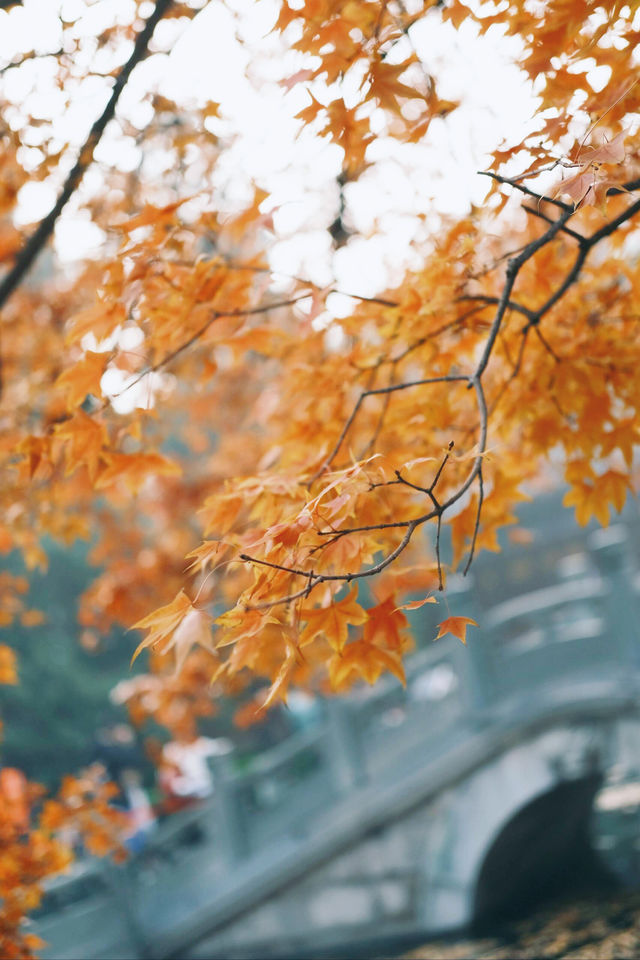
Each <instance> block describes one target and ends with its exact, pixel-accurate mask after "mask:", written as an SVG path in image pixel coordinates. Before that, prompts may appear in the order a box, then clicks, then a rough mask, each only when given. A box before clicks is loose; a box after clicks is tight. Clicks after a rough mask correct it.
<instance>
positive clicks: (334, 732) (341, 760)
mask: <svg viewBox="0 0 640 960" xmlns="http://www.w3.org/2000/svg"><path fill="white" fill-rule="evenodd" d="M326 708H327V709H326V716H327V721H326V722H327V727H328V748H329V749H328V756H327V760H328V763H329V768H330V770H331V774H332V779H333V782H334V784H335V785H336V786H337V788H338V791H339V792H340V793H348V792H349V791H350V790H353V789H354V788H356V787H359V786H362V785H363V784H365V783H366V781H367V772H366V759H365V755H364V744H363V743H362V741H361V738H360V736H359V731H358V725H357V716H356V711H357V707H353V706H351V705H350V704H348V703H347V702H346V701H345V700H342V699H340V698H339V697H331V698H329V699H328V700H327V701H326Z"/></svg>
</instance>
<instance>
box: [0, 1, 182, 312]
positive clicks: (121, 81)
mask: <svg viewBox="0 0 640 960" xmlns="http://www.w3.org/2000/svg"><path fill="white" fill-rule="evenodd" d="M172 4H173V0H156V6H155V10H154V11H153V13H152V14H151V16H150V17H149V19H148V20H147V22H146V23H145V25H144V27H143V29H142V30H141V31H140V33H139V34H138V36H137V37H136V42H135V44H134V47H133V51H132V53H131V56H130V57H129V59H128V60H127V62H126V63H125V65H124V66H123V67H122V69H121V71H120V73H119V74H118V76H117V78H116V81H115V83H114V85H113V90H112V92H111V96H110V98H109V102H108V103H107V105H106V107H105V108H104V110H103V112H102V114H101V115H100V117H98V119H97V120H96V122H95V123H94V124H93V126H92V127H91V130H90V131H89V136H88V137H87V139H86V140H85V143H84V145H83V147H82V149H81V150H80V153H79V155H78V159H77V160H76V162H75V164H74V166H73V169H72V170H71V171H70V173H69V175H68V177H67V179H66V180H65V182H64V184H63V187H62V190H61V191H60V194H59V196H58V199H57V200H56V202H55V205H54V206H53V208H52V209H51V211H50V212H49V213H48V214H47V215H46V217H45V218H44V219H43V220H41V221H40V223H39V224H38V226H37V227H36V229H35V231H34V232H33V233H32V234H31V236H30V237H29V239H28V240H27V242H26V244H25V245H24V247H23V248H22V250H21V251H20V253H19V254H18V255H17V257H16V260H15V263H14V265H13V267H12V268H11V270H10V271H9V273H7V275H6V276H5V277H4V279H3V280H2V282H0V310H2V308H3V307H4V305H5V304H6V302H7V300H8V299H9V297H10V296H11V294H12V293H13V291H14V290H15V289H16V287H17V286H18V284H19V283H20V281H21V280H22V278H23V277H24V275H25V274H26V273H27V271H28V270H29V269H30V267H31V265H32V264H33V262H34V260H35V259H36V257H37V256H38V254H39V253H40V252H41V250H42V249H43V247H44V246H45V244H46V243H47V241H48V240H49V238H50V236H51V234H52V233H53V229H54V227H55V225H56V222H57V220H58V217H59V216H60V214H61V213H62V211H63V209H64V207H65V206H66V205H67V203H68V202H69V200H70V199H71V197H72V196H73V194H74V192H75V191H76V189H77V188H78V186H79V184H80V181H81V180H82V178H83V176H84V173H85V171H86V169H87V167H89V165H90V164H91V162H92V160H93V154H94V151H95V149H96V147H97V146H98V144H99V142H100V140H101V138H102V134H103V133H104V130H105V128H106V126H107V124H108V123H109V121H110V120H112V119H113V116H114V114H115V110H116V105H117V103H118V100H119V99H120V95H121V94H122V91H123V90H124V88H125V86H126V84H127V82H128V80H129V77H130V76H131V73H132V71H133V69H134V67H136V66H137V64H138V63H140V61H141V60H143V59H144V57H145V56H146V54H147V50H148V47H149V41H150V40H151V37H152V36H153V32H154V30H155V28H156V26H157V24H158V22H159V21H160V20H161V19H162V17H163V16H164V14H165V13H166V12H167V10H168V9H169V7H170V6H171V5H172ZM0 6H2V7H5V8H6V7H7V6H9V2H8V0H4V2H3V0H0Z"/></svg>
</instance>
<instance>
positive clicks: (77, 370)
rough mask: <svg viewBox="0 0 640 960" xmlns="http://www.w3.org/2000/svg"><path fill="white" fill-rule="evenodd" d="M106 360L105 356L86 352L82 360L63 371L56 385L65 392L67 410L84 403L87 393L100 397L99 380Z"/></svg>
mask: <svg viewBox="0 0 640 960" xmlns="http://www.w3.org/2000/svg"><path fill="white" fill-rule="evenodd" d="M107 360H108V355H107V354H105V353H93V352H92V351H91V350H87V352H86V354H85V356H84V359H83V360H80V361H79V362H78V363H76V364H74V365H73V366H72V367H69V369H68V370H63V372H62V373H61V374H60V376H59V377H58V379H57V380H56V384H57V386H59V387H61V388H62V389H63V390H64V391H65V392H66V395H67V407H68V408H69V410H73V409H74V407H77V406H79V405H80V404H81V403H84V401H85V398H86V396H87V394H89V393H90V394H93V396H94V397H100V396H101V395H102V391H101V390H100V380H101V379H102V374H103V373H104V368H105V366H106V362H107Z"/></svg>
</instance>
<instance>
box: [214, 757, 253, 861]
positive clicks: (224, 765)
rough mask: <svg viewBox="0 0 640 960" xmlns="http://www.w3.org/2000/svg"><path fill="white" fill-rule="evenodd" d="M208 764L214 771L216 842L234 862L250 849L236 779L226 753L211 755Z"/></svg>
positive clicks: (226, 858) (227, 859)
mask: <svg viewBox="0 0 640 960" xmlns="http://www.w3.org/2000/svg"><path fill="white" fill-rule="evenodd" d="M209 763H210V764H211V769H212V770H213V784H214V793H213V804H214V817H215V825H216V828H215V837H216V845H217V846H218V849H219V850H220V852H221V853H222V855H223V857H224V859H225V860H226V861H227V862H228V863H230V864H233V863H237V862H238V860H242V859H243V858H244V857H245V856H246V855H247V853H248V850H249V838H248V836H247V831H246V825H245V823H244V818H243V811H242V806H241V804H240V803H239V796H238V785H239V780H238V778H237V777H236V775H235V774H234V773H233V771H232V770H231V763H230V759H229V757H228V756H227V755H223V756H220V757H211V758H210V760H209Z"/></svg>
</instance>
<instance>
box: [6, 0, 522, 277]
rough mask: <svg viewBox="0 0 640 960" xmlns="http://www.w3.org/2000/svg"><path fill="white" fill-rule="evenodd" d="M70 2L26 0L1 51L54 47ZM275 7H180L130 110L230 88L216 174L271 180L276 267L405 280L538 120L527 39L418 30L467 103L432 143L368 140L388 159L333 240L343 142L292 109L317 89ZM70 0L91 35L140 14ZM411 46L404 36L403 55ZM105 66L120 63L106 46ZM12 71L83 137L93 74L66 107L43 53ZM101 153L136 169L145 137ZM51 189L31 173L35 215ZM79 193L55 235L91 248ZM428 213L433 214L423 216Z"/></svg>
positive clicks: (138, 77) (126, 99) (96, 108)
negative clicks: (284, 34) (182, 23)
mask: <svg viewBox="0 0 640 960" xmlns="http://www.w3.org/2000/svg"><path fill="white" fill-rule="evenodd" d="M57 6H58V5H57V4H55V3H52V2H51V0H25V3H24V7H23V8H16V9H14V10H12V11H11V14H10V15H9V16H4V17H2V22H1V23H0V64H1V62H2V61H6V60H10V59H11V58H13V57H14V56H16V55H17V54H18V53H19V52H20V51H21V50H29V49H32V48H35V49H36V50H51V49H55V48H56V44H57V42H58V41H57V18H56V15H55V13H56V7H57ZM277 7H278V4H277V2H276V0H257V2H256V0H230V2H228V3H227V4H226V6H224V5H223V4H222V3H210V4H209V5H208V6H207V7H206V8H205V9H204V10H203V11H202V12H201V13H200V14H199V15H198V16H197V17H196V18H195V19H194V20H193V21H191V23H190V24H189V26H188V27H187V28H186V29H184V28H180V27H179V22H178V21H168V22H166V23H161V24H160V26H159V28H158V31H157V33H156V36H157V37H158V39H159V41H160V42H162V40H163V38H164V37H166V38H167V39H168V40H169V41H170V40H171V38H172V37H173V36H174V34H175V35H176V37H177V39H176V41H175V42H174V43H173V48H172V51H171V53H170V55H169V56H164V55H157V56H155V57H152V58H150V59H148V60H147V61H146V62H144V63H143V64H141V65H140V66H139V67H138V68H137V69H136V71H135V73H134V76H133V78H132V81H131V82H130V84H129V86H128V88H127V90H126V91H125V93H124V94H123V97H122V99H121V101H120V106H119V112H120V114H121V115H123V116H126V117H129V118H131V119H135V120H136V121H138V122H143V121H144V119H145V117H146V116H147V113H148V111H149V107H148V105H145V104H143V103H142V100H143V97H144V95H145V93H146V92H147V91H148V90H149V89H155V90H157V92H159V93H162V94H163V95H165V96H167V97H170V98H171V99H174V100H176V101H178V102H185V104H187V105H188V104H189V103H190V102H191V103H193V102H194V98H196V99H197V101H198V102H199V103H200V104H203V103H205V102H206V101H208V100H215V101H219V102H220V103H221V105H222V106H221V113H222V117H223V119H222V120H221V121H215V124H217V126H216V132H219V133H220V134H222V135H224V134H226V133H228V132H232V131H233V132H240V136H239V137H238V139H237V141H236V142H235V144H234V145H233V146H232V147H231V149H229V150H228V151H227V152H226V153H225V155H224V156H223V157H222V160H221V162H220V164H219V171H218V179H219V183H220V186H221V187H222V188H223V189H224V193H225V197H226V198H227V199H229V198H231V200H233V198H234V197H236V198H237V199H238V202H242V200H244V199H246V198H247V197H248V196H249V189H248V182H249V180H250V179H254V180H256V181H257V182H258V184H259V185H260V186H261V187H264V188H265V189H267V190H269V191H270V192H271V193H272V196H273V204H274V205H275V206H277V207H278V211H277V213H276V215H275V229H276V238H277V242H276V244H275V246H274V249H273V251H272V254H271V262H272V264H273V266H274V268H276V269H278V270H282V271H284V272H287V273H297V274H301V275H304V276H307V277H309V278H310V279H311V280H314V281H316V282H318V283H327V282H330V281H332V280H334V279H335V280H336V281H337V283H338V285H339V286H341V287H342V288H343V289H348V290H352V291H354V292H358V293H363V294H371V293H374V292H376V291H377V290H379V289H380V288H381V287H384V286H386V285H388V284H389V283H392V282H396V281H397V279H398V277H399V274H400V271H401V269H402V268H403V267H405V266H406V265H407V264H408V263H411V261H412V256H413V257H415V254H413V255H412V251H411V242H412V241H413V240H416V241H420V240H421V239H424V237H425V236H426V232H427V231H428V230H429V229H430V228H431V229H432V228H433V227H437V219H434V218H436V217H437V215H438V214H458V215H460V214H463V213H464V212H465V210H466V209H467V208H468V205H469V203H470V202H474V203H476V204H478V203H481V202H482V198H483V197H484V195H485V192H486V189H487V182H486V180H485V179H484V178H482V177H479V176H477V174H476V171H477V170H478V169H482V168H483V167H485V166H486V165H487V162H488V154H489V152H490V151H491V149H492V148H494V147H495V146H496V145H497V144H498V143H499V142H500V141H501V140H502V138H503V137H505V136H508V137H509V138H510V139H511V138H512V137H513V136H518V137H520V136H521V134H522V132H523V130H525V129H526V128H527V124H528V123H529V121H530V118H531V116H532V114H533V112H534V109H535V99H534V98H533V96H532V93H531V91H530V88H529V87H528V86H527V85H526V84H525V82H524V81H523V79H522V76H521V74H520V73H519V71H518V70H517V69H516V68H515V67H514V66H512V65H511V63H510V59H509V58H510V57H511V56H513V55H515V53H517V43H516V42H515V41H506V40H505V38H504V37H503V36H502V35H501V34H502V31H501V28H500V27H499V26H496V27H493V28H491V29H490V30H489V31H488V34H487V35H486V36H484V37H478V35H477V29H476V28H475V27H474V25H472V24H463V25H462V28H461V29H460V30H459V31H455V30H454V29H453V28H452V27H451V26H450V25H448V24H445V25H443V24H441V23H439V22H438V19H437V15H436V16H427V17H425V18H424V20H423V21H422V22H420V23H418V24H416V26H415V27H414V28H413V29H412V31H411V38H412V42H413V44H414V45H415V48H416V50H417V52H418V54H419V56H420V59H421V60H422V62H423V63H424V64H425V66H426V68H427V70H428V71H429V72H431V73H433V74H434V75H435V76H436V77H439V93H440V96H441V97H443V98H445V99H453V100H461V101H462V106H461V107H460V108H459V109H458V110H456V111H454V112H453V113H452V114H450V115H449V117H447V118H446V119H445V120H440V119H437V120H434V121H433V123H432V124H431V127H430V129H429V132H428V134H427V138H426V141H425V142H424V144H421V145H419V146H407V145H405V146H402V145H399V144H397V143H395V142H390V141H389V140H385V139H380V140H379V141H378V142H376V143H375V144H374V146H373V147H372V148H370V151H369V154H368V157H370V159H372V160H375V161H376V163H375V166H374V167H373V168H372V169H370V170H368V171H366V172H365V173H364V174H363V175H362V177H361V178H360V180H359V181H358V182H357V183H354V184H350V185H348V186H347V189H346V198H347V204H348V214H349V219H350V221H351V223H352V226H353V227H354V228H355V229H356V230H357V233H358V235H357V236H355V237H353V238H352V239H351V240H350V241H349V243H348V244H347V245H346V247H343V248H342V249H340V250H339V251H337V252H335V251H333V249H332V246H331V241H330V237H329V235H328V233H327V231H326V227H327V226H328V224H329V223H331V221H332V220H333V219H334V217H335V216H336V214H337V200H338V197H337V187H336V184H335V177H336V175H337V174H338V173H339V170H340V157H341V151H340V150H339V148H338V147H336V146H335V145H332V144H328V143H326V142H323V141H321V140H319V139H318V138H317V137H315V136H314V135H313V134H312V133H310V132H309V131H304V132H303V133H302V135H300V136H297V135H298V133H299V131H300V127H301V124H300V122H299V121H296V120H294V119H293V118H294V115H295V113H297V112H298V111H299V110H300V109H301V108H302V107H304V106H306V105H307V104H308V102H309V100H308V95H307V94H306V92H305V91H304V89H303V88H302V87H297V88H294V89H293V90H291V91H290V92H289V93H285V92H284V90H283V88H282V87H280V86H279V85H278V83H277V81H278V80H279V79H282V78H283V77H287V76H289V75H291V74H293V73H295V72H296V70H298V69H300V67H301V66H302V60H301V56H300V54H298V53H296V52H293V51H283V48H282V43H281V40H280V39H279V38H278V37H277V36H275V35H273V34H270V33H269V31H270V29H271V27H272V25H273V23H274V21H275V18H276V16H277ZM149 8H151V5H149ZM63 9H64V12H65V14H66V15H67V16H68V17H71V16H73V15H77V14H78V13H79V12H81V11H83V10H84V11H85V13H84V16H83V19H82V20H81V21H80V22H79V26H78V29H81V30H82V31H83V32H84V33H86V34H92V33H93V34H94V35H96V34H98V33H99V32H100V31H101V30H102V29H103V28H104V27H105V26H106V25H107V24H108V23H109V22H110V21H111V20H112V19H113V17H114V16H116V17H118V16H119V17H121V18H122V20H123V21H125V22H126V21H128V20H129V19H130V16H131V2H130V0H97V2H94V3H93V4H92V5H91V6H90V7H89V8H88V9H87V8H86V6H85V2H84V0H64V4H63ZM142 12H145V11H144V10H143V11H142ZM0 16H1V15H0ZM238 36H240V37H241V38H242V41H243V43H242V44H240V42H239V41H238ZM408 52H409V48H405V49H403V48H402V44H398V48H397V51H396V54H397V58H398V59H401V58H403V57H404V56H406V54H407V53H408ZM125 55H126V54H125ZM93 65H94V66H97V65H98V58H94V60H93ZM99 65H100V66H101V67H103V68H108V67H109V64H108V63H107V62H106V61H105V62H104V63H101V64H99ZM78 66H79V67H81V66H82V65H81V64H79V65H78ZM4 84H5V89H6V91H7V93H8V95H9V96H10V97H12V98H14V99H15V100H17V101H18V102H20V103H23V104H24V106H25V108H27V109H30V110H31V112H32V113H33V111H34V110H35V111H37V113H38V114H40V115H41V116H48V115H57V116H58V119H57V121H56V130H57V131H58V133H59V136H60V141H61V144H62V143H64V142H69V143H72V144H79V143H81V142H82V140H83V138H84V137H85V136H86V133H87V131H88V129H89V127H90V125H91V123H92V122H93V120H94V119H95V118H96V117H97V116H98V115H99V113H100V111H101V110H102V108H103V106H104V103H105V101H106V97H107V95H108V93H107V90H106V87H105V85H104V84H103V83H102V81H101V80H100V79H99V78H95V79H94V80H91V81H88V82H85V83H84V84H83V85H82V87H80V88H79V90H78V92H77V94H76V96H75V97H74V98H73V100H72V102H71V103H70V104H69V105H68V106H67V107H65V105H64V101H63V95H62V93H61V92H60V91H59V90H57V89H56V88H55V87H54V86H53V84H52V82H51V75H50V68H48V67H47V64H46V61H45V63H44V65H40V66H36V64H35V63H34V64H33V69H32V70H28V71H23V70H21V71H19V72H18V71H9V72H8V74H7V75H6V77H5V78H4ZM318 96H320V97H321V92H319V93H318ZM97 156H98V159H100V160H102V161H104V162H107V163H111V164H113V165H115V166H119V167H121V168H126V169H131V168H133V167H135V165H136V163H137V159H138V156H137V152H136V149H135V147H134V145H133V144H132V142H131V141H128V142H127V141H124V142H123V140H122V138H121V137H117V136H114V135H113V133H112V134H111V136H106V137H105V138H104V140H103V143H102V144H101V146H100V148H99V151H98V154H97ZM99 180H100V176H99V174H98V172H97V170H96V169H95V168H94V170H93V171H89V173H88V175H87V176H86V177H85V188H84V189H85V191H88V190H90V189H92V188H95V187H97V186H98V184H99ZM54 196H55V190H54V187H52V186H50V185H48V184H39V183H32V184H29V185H27V186H26V187H25V188H24V189H23V191H22V193H21V196H20V200H21V209H20V218H21V220H22V222H23V223H27V222H30V221H35V220H37V219H39V218H40V217H41V216H43V215H44V214H45V213H46V212H47V211H48V209H50V207H51V206H52V204H53V201H54ZM77 206H78V205H77V204H74V203H72V204H70V205H69V209H68V210H67V212H66V214H65V215H64V217H63V219H62V220H61V222H60V223H59V224H58V227H57V230H56V250H57V253H58V255H59V256H60V258H61V259H63V260H73V259H74V258H76V257H78V256H81V255H83V254H85V253H86V252H87V251H89V252H90V251H91V249H92V248H95V245H96V243H99V241H100V233H99V231H97V229H96V228H95V227H93V226H92V225H91V224H90V223H89V222H88V220H87V219H86V217H85V216H83V215H82V214H79V213H78V209H77ZM417 214H426V215H427V220H426V223H421V222H420V221H419V220H418V218H417V216H416V215H417Z"/></svg>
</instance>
